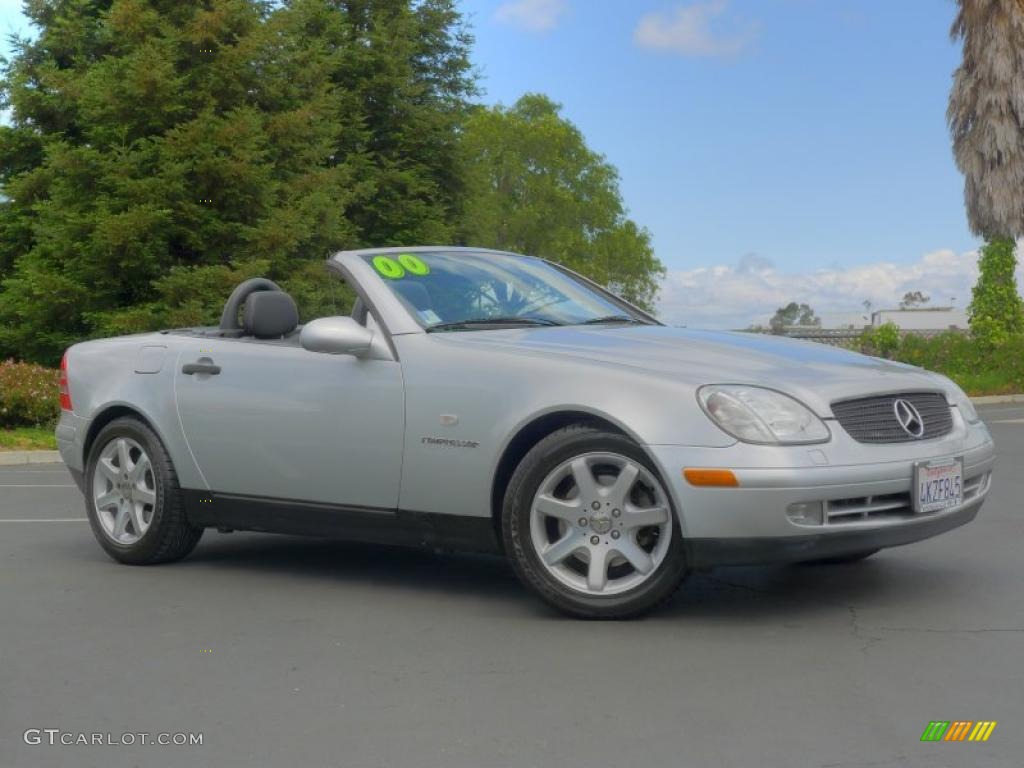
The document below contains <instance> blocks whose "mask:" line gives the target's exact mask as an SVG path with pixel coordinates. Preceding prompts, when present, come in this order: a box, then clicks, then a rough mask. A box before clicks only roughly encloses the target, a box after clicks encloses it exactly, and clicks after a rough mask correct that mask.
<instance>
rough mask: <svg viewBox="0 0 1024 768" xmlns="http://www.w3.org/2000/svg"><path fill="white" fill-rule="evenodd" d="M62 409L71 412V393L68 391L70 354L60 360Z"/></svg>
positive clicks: (65, 354)
mask: <svg viewBox="0 0 1024 768" xmlns="http://www.w3.org/2000/svg"><path fill="white" fill-rule="evenodd" d="M60 409H61V410H62V411H71V410H74V408H72V407H71V392H70V390H68V353H67V352H65V353H64V357H62V358H61V359H60Z"/></svg>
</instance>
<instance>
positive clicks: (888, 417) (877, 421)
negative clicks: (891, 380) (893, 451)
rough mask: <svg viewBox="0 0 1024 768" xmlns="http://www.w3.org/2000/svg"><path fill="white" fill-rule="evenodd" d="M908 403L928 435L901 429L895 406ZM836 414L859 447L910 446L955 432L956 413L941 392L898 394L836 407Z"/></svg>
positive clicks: (834, 407)
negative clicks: (913, 433)
mask: <svg viewBox="0 0 1024 768" xmlns="http://www.w3.org/2000/svg"><path fill="white" fill-rule="evenodd" d="M897 400H906V401H907V402H908V403H910V404H911V405H913V406H914V408H916V409H917V412H918V413H920V414H921V420H922V421H923V422H924V434H922V435H921V436H920V437H912V436H911V435H909V434H907V432H906V431H905V430H904V429H903V427H902V426H900V422H899V421H898V420H897V418H896V411H895V408H894V404H895V402H896V401H897ZM832 413H833V414H834V415H835V417H836V421H838V422H839V423H840V424H841V425H842V426H843V429H845V430H846V431H847V432H848V433H849V434H850V437H852V438H853V439H854V440H856V441H857V442H859V443H906V442H910V441H912V440H928V439H930V438H933V437H942V436H943V435H946V434H949V433H950V432H951V431H952V430H953V413H952V411H951V410H950V408H949V404H948V403H947V402H946V396H945V395H943V394H942V393H941V392H897V393H894V394H891V395H872V396H871V397H861V398H857V399H856V400H841V401H839V402H836V403H832Z"/></svg>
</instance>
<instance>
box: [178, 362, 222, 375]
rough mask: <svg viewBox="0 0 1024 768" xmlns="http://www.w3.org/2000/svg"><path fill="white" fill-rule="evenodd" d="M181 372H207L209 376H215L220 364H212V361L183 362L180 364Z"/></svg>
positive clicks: (186, 373) (187, 373)
mask: <svg viewBox="0 0 1024 768" xmlns="http://www.w3.org/2000/svg"><path fill="white" fill-rule="evenodd" d="M181 372H182V373H184V374H185V375H186V376H191V375H192V374H193V373H208V374H210V375H211V376H216V375H217V374H218V373H220V366H219V365H214V364H213V361H210V362H208V363H207V362H197V363H185V364H184V365H183V366H181Z"/></svg>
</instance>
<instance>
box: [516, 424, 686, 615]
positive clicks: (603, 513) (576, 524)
mask: <svg viewBox="0 0 1024 768" xmlns="http://www.w3.org/2000/svg"><path fill="white" fill-rule="evenodd" d="M502 533H503V538H504V542H505V548H506V551H507V552H508V553H509V555H510V557H511V559H512V564H513V567H514V568H515V571H516V573H517V574H518V576H519V577H520V579H521V580H522V581H523V582H524V583H525V584H526V585H527V586H529V587H530V588H531V589H533V590H534V591H536V592H537V593H538V594H539V595H540V596H541V597H543V598H544V599H545V600H547V601H548V602H549V603H551V604H552V605H554V606H555V607H557V608H559V609H561V610H562V611H565V612H566V613H569V614H571V615H573V616H579V617H584V618H626V617H630V616H636V615H638V614H641V613H644V612H646V611H649V610H651V609H653V608H655V607H657V606H658V605H659V604H660V603H662V602H664V601H665V600H667V599H668V598H669V597H671V595H672V594H673V593H674V592H675V590H676V589H677V588H678V587H679V585H680V584H681V583H682V581H683V578H684V577H685V574H686V564H685V557H684V553H683V540H682V536H681V534H680V531H679V525H678V521H677V520H676V518H675V514H674V512H673V510H672V504H671V501H670V499H669V496H668V493H667V492H666V490H665V487H664V485H663V484H662V482H661V480H660V479H659V478H658V476H657V472H656V471H655V469H654V467H653V465H652V464H651V462H650V459H649V458H648V457H647V455H646V454H645V453H644V452H643V450H642V449H640V448H639V447H638V446H637V445H636V444H635V443H634V442H633V441H631V440H630V439H629V438H627V437H625V436H624V435H621V434H617V433H614V432H608V431H604V430H602V429H599V428H597V427H596V426H592V425H586V424H577V425H572V426H569V427H565V428H563V429H560V430H558V431H557V432H555V433H553V434H551V435H549V436H548V437H546V438H544V439H543V440H541V441H540V442H539V443H538V444H537V445H536V446H534V448H533V449H532V450H531V451H530V452H529V453H528V454H527V455H526V457H525V458H524V459H523V461H522V462H521V463H520V465H519V467H518V468H517V469H516V471H515V473H514V474H513V476H512V479H511V481H510V483H509V487H508V491H507V492H506V495H505V503H504V507H503V514H502Z"/></svg>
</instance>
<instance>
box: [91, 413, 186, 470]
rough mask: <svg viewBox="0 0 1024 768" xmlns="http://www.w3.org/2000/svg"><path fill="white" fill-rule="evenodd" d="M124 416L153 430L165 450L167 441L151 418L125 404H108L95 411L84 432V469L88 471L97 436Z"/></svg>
mask: <svg viewBox="0 0 1024 768" xmlns="http://www.w3.org/2000/svg"><path fill="white" fill-rule="evenodd" d="M125 416H128V417H131V418H134V419H138V420H139V421H141V422H142V423H143V424H145V425H146V426H147V427H149V428H150V429H151V430H153V433H154V434H155V435H156V436H157V437H158V438H159V439H160V442H161V443H163V445H164V449H165V450H166V448H167V440H165V439H164V436H163V434H162V433H161V431H160V430H159V429H157V427H156V424H155V423H154V421H153V420H152V419H151V418H149V417H148V416H146V414H144V413H143V412H142V411H141V410H139V409H138V408H136V407H134V406H131V405H128V404H127V403H110V404H108V405H105V406H103V408H101V409H100V410H99V411H97V413H96V415H95V416H94V417H93V419H92V421H91V422H90V423H89V429H88V430H86V433H85V440H84V441H83V443H82V466H83V467H84V468H86V469H88V462H89V452H90V451H91V450H92V446H93V443H95V442H96V438H97V436H99V434H100V432H101V431H102V430H103V428H104V427H105V426H107V425H108V424H110V423H111V422H112V421H114V420H116V419H120V418H122V417H125Z"/></svg>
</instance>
